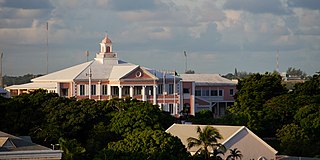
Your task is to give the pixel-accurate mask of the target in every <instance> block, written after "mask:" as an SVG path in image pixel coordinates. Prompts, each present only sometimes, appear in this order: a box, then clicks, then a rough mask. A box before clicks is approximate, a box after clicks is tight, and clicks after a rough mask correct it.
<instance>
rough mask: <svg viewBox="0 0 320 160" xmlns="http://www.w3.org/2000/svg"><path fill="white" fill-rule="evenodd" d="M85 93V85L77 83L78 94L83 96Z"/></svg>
mask: <svg viewBox="0 0 320 160" xmlns="http://www.w3.org/2000/svg"><path fill="white" fill-rule="evenodd" d="M84 94H85V86H84V85H83V84H81V85H79V95H80V96H83V95H84Z"/></svg>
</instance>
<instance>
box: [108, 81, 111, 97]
mask: <svg viewBox="0 0 320 160" xmlns="http://www.w3.org/2000/svg"><path fill="white" fill-rule="evenodd" d="M107 95H108V96H111V85H110V84H108V87H107Z"/></svg>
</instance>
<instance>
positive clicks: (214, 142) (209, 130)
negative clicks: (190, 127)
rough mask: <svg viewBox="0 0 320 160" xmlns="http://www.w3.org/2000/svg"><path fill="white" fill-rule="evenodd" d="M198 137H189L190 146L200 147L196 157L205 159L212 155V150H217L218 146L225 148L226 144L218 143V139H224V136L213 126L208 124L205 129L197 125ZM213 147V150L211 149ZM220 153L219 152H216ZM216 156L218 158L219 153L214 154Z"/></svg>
mask: <svg viewBox="0 0 320 160" xmlns="http://www.w3.org/2000/svg"><path fill="white" fill-rule="evenodd" d="M197 133H198V138H194V137H189V138H188V139H187V141H188V148H189V149H190V148H192V147H200V148H199V149H198V150H197V151H196V153H195V157H197V158H199V157H202V158H203V159H206V160H208V159H209V158H210V157H211V154H212V153H211V152H213V153H214V151H217V150H216V149H217V148H218V147H220V148H224V146H223V145H222V144H220V143H218V139H222V138H223V137H222V136H221V134H220V133H219V131H218V130H217V129H216V128H214V127H211V126H206V127H205V128H204V129H203V130H202V129H201V128H200V127H199V126H198V127H197ZM209 149H211V150H212V151H210V150H209ZM216 153H218V152H216ZM213 157H215V158H217V154H214V156H213Z"/></svg>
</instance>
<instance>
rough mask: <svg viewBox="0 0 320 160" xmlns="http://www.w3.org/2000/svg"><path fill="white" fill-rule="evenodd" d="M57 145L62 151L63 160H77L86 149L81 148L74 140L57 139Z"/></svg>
mask: <svg viewBox="0 0 320 160" xmlns="http://www.w3.org/2000/svg"><path fill="white" fill-rule="evenodd" d="M59 144H60V147H61V149H62V150H63V159H65V160H72V159H77V157H78V156H79V155H81V154H83V153H84V152H86V149H85V148H83V147H81V146H80V144H79V143H78V142H77V140H76V139H72V140H66V139H63V138H59Z"/></svg>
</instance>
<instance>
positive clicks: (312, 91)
mask: <svg viewBox="0 0 320 160" xmlns="http://www.w3.org/2000/svg"><path fill="white" fill-rule="evenodd" d="M294 88H295V89H294V93H295V94H300V95H309V96H313V95H319V94H320V72H319V73H317V74H315V75H313V77H312V78H311V79H310V80H308V81H306V82H304V83H297V84H296V85H295V86H294Z"/></svg>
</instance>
